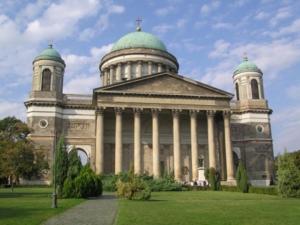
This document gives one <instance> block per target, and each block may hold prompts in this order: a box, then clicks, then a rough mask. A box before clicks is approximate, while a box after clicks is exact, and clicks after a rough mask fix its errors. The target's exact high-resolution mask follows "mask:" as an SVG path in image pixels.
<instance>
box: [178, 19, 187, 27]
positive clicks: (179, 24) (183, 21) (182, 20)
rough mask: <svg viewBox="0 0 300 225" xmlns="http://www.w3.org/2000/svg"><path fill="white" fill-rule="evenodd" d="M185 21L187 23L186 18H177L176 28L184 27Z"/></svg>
mask: <svg viewBox="0 0 300 225" xmlns="http://www.w3.org/2000/svg"><path fill="white" fill-rule="evenodd" d="M186 23H187V20H186V19H179V20H177V22H176V26H177V27H178V28H183V27H185V25H186Z"/></svg>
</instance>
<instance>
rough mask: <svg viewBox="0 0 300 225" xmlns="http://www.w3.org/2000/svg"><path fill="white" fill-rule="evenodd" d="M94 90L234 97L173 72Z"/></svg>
mask: <svg viewBox="0 0 300 225" xmlns="http://www.w3.org/2000/svg"><path fill="white" fill-rule="evenodd" d="M94 92H96V93H97V92H114V93H116V92H120V93H124V92H125V93H135V94H152V95H155V94H158V95H182V96H206V97H209V96H211V97H227V98H231V97H232V94H230V93H228V92H225V91H223V90H220V89H217V88H214V87H212V86H209V85H206V84H203V83H200V82H198V81H194V80H192V79H189V78H186V77H183V76H179V75H177V74H171V73H159V74H153V75H148V76H144V77H140V78H135V79H132V80H128V81H125V82H122V83H116V84H112V85H109V86H104V87H101V88H97V89H95V90H94Z"/></svg>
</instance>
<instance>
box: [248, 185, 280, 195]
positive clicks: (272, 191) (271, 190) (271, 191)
mask: <svg viewBox="0 0 300 225" xmlns="http://www.w3.org/2000/svg"><path fill="white" fill-rule="evenodd" d="M249 193H255V194H267V195H278V190H277V187H276V186H270V187H253V186H250V187H249Z"/></svg>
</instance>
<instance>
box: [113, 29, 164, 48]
mask: <svg viewBox="0 0 300 225" xmlns="http://www.w3.org/2000/svg"><path fill="white" fill-rule="evenodd" d="M127 48H151V49H158V50H161V51H167V48H166V46H165V45H164V43H163V42H162V41H161V40H159V39H158V38H157V37H155V36H154V35H153V34H149V33H146V32H142V31H141V30H140V28H138V29H137V31H135V32H131V33H129V34H126V35H125V36H123V37H121V38H120V39H119V40H118V41H117V42H116V43H115V44H114V46H113V47H112V51H117V50H121V49H127Z"/></svg>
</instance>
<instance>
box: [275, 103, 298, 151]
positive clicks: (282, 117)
mask: <svg viewBox="0 0 300 225" xmlns="http://www.w3.org/2000/svg"><path fill="white" fill-rule="evenodd" d="M287 115H288V116H287ZM272 124H273V127H274V128H275V129H278V131H277V132H276V133H275V135H274V136H273V139H274V148H275V152H277V153H278V152H282V151H283V150H284V149H285V148H287V149H288V150H289V151H294V150H298V149H299V127H300V106H291V107H287V108H284V109H281V110H280V111H275V112H274V114H273V116H272Z"/></svg>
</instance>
